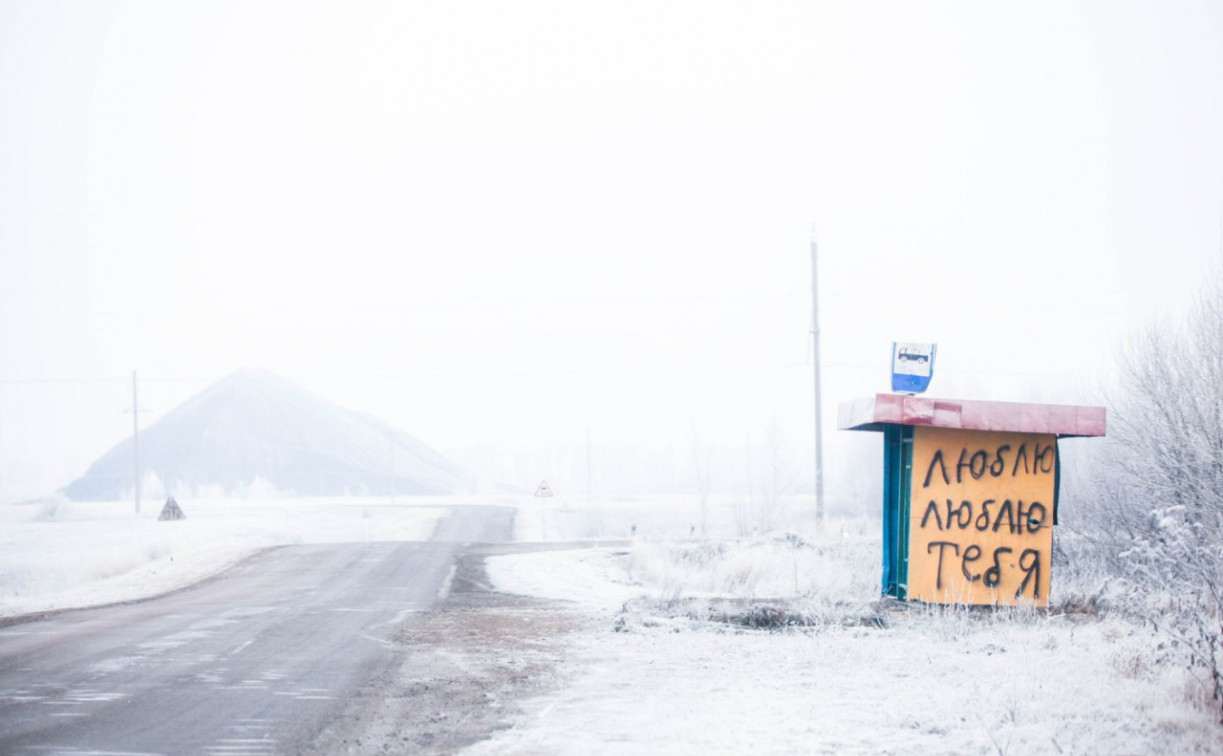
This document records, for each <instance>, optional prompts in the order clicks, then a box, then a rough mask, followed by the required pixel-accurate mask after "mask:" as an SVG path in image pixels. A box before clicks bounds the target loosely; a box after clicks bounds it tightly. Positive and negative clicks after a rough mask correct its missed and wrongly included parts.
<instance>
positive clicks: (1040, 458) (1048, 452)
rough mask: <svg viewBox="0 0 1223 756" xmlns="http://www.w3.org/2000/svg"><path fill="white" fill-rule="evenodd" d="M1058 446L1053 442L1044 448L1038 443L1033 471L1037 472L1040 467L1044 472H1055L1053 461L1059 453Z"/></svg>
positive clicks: (1033, 457)
mask: <svg viewBox="0 0 1223 756" xmlns="http://www.w3.org/2000/svg"><path fill="white" fill-rule="evenodd" d="M1056 448H1057V447H1055V446H1053V444H1049V445H1048V446H1046V447H1044V448H1043V449H1042V448H1041V447H1040V445H1039V444H1037V445H1036V451H1035V452H1034V453H1033V455H1032V471H1033V472H1036V470H1037V469H1039V470H1040V471H1041V472H1043V473H1050V472H1053V463H1054V461H1055V457H1056V454H1057V452H1056V451H1055V449H1056ZM1046 463H1048V464H1046Z"/></svg>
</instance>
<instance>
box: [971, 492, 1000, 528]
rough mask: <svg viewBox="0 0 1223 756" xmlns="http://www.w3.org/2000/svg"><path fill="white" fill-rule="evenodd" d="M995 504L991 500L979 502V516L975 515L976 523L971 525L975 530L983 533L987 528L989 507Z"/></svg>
mask: <svg viewBox="0 0 1223 756" xmlns="http://www.w3.org/2000/svg"><path fill="white" fill-rule="evenodd" d="M996 503H997V502H996V501H994V500H993V499H986V500H985V501H983V502H981V514H979V515H977V521H976V522H974V523H973V526H974V527H976V529H977V530H980V531H985V530H987V529H988V528H989V505H990V504H996Z"/></svg>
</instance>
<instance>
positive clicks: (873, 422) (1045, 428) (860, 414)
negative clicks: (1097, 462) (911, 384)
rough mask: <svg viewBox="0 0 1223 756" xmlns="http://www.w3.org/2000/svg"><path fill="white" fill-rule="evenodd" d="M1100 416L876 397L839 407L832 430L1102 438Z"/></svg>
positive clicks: (1054, 407)
mask: <svg viewBox="0 0 1223 756" xmlns="http://www.w3.org/2000/svg"><path fill="white" fill-rule="evenodd" d="M1104 415H1105V411H1104V408H1103V407H1076V406H1073V405H1068V404H1024V403H1021V402H982V401H974V400H967V399H934V398H932V397H924V396H912V395H909V394H875V395H874V396H871V397H866V398H864V399H855V400H854V401H852V402H845V403H844V404H842V405H841V409H840V413H839V416H838V418H837V427H839V428H840V429H841V430H869V431H881V430H883V426H884V425H888V424H894V425H929V426H934V427H936V428H964V429H967V430H983V431H1011V432H1018V433H1055V434H1057V435H1058V436H1103V435H1104Z"/></svg>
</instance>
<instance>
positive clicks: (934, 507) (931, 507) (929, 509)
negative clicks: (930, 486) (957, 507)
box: [921, 499, 943, 530]
mask: <svg viewBox="0 0 1223 756" xmlns="http://www.w3.org/2000/svg"><path fill="white" fill-rule="evenodd" d="M931 513H933V514H934V522H935V523H936V524H937V525H938V529H939V530H942V529H943V520H942V518H941V517H939V516H938V502H936V501H935V500H934V499H931V500H930V503H929V504H927V505H926V512H925V514H923V515H922V516H921V526H922V527H923V528H924V527H926V522H927V521H928V520H929V519H930V514H931Z"/></svg>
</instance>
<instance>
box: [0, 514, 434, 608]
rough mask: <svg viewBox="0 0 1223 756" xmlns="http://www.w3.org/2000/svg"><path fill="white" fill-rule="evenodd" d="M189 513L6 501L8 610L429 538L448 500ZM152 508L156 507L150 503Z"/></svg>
mask: <svg viewBox="0 0 1223 756" xmlns="http://www.w3.org/2000/svg"><path fill="white" fill-rule="evenodd" d="M182 505H183V508H184V510H185V511H186V515H187V519H185V520H180V521H172V522H158V521H157V515H158V513H159V512H160V509H161V507H160V505H159V504H155V503H151V502H150V503H149V504H148V505H146V508H145V511H144V512H143V513H142V514H140V515H137V514H135V513H134V512H133V509H132V504H131V502H98V503H95V502H90V503H74V504H63V503H60V504H56V505H42V506H39V505H29V506H18V505H11V506H6V507H0V618H3V617H11V616H15V615H22V614H31V613H37V612H45V611H52V610H57V609H67V608H78V607H85V606H97V605H101V604H110V603H116V602H121V601H132V600H138V599H143V598H149V597H151V596H156V595H159V594H162V593H166V592H168V591H172V590H176V589H178V588H182V587H185V586H188V585H191V584H193V583H196V582H198V581H200V580H203V579H205V578H208V577H210V576H212V575H215V574H217V573H219V572H221V571H223V570H225V569H226V568H228V567H230V566H231V565H233V564H235V563H237V562H239V561H241V560H242V559H244V558H246V557H248V556H250V555H251V554H254V553H256V552H258V551H260V550H262V549H266V548H270V547H274V546H284V545H292V544H305V543H343V542H356V541H423V540H427V539H428V538H429V537H430V536H431V535H432V533H433V530H434V527H435V526H436V524H437V521H438V519H439V518H441V517H443V516H445V514H446V511H447V507H448V506H452V505H454V502H449V501H446V500H442V499H428V500H404V499H400V500H399V502H398V503H396V504H391V503H389V502H388V501H387V500H386V499H385V498H383V499H372V498H371V499H361V498H351V499H340V498H335V499H285V498H272V499H223V500H195V501H184V502H182ZM150 510H151V511H150Z"/></svg>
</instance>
